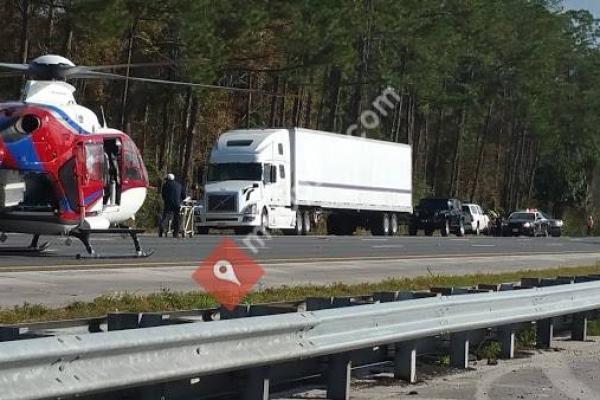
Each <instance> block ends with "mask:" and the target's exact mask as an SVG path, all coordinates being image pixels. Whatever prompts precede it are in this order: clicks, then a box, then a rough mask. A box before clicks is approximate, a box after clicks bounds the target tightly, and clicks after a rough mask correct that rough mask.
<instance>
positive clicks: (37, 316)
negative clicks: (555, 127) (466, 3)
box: [0, 264, 600, 333]
mask: <svg viewBox="0 0 600 400" xmlns="http://www.w3.org/2000/svg"><path fill="white" fill-rule="evenodd" d="M588 274H600V264H597V265H595V266H585V267H576V268H554V269H547V270H540V271H518V272H511V273H502V274H473V275H464V276H440V275H430V276H422V277H417V278H410V279H408V278H406V279H386V280H384V281H381V282H376V283H363V284H356V285H347V284H342V283H336V284H332V285H326V286H324V285H309V286H294V287H289V286H282V287H277V288H269V289H265V290H261V291H258V292H254V293H251V294H250V295H248V296H247V297H246V298H245V299H244V302H245V303H249V304H258V303H271V302H280V301H296V300H302V299H304V298H306V297H312V296H319V297H329V296H358V295H367V294H371V293H373V292H378V291H396V290H424V289H429V288H430V287H432V286H473V285H476V284H478V283H487V284H497V283H503V282H516V281H518V280H519V279H520V278H522V277H549V278H551V277H556V276H576V275H588ZM216 305H217V303H216V302H215V301H214V299H213V298H212V297H211V296H209V295H207V294H205V293H202V292H200V291H195V292H186V293H177V292H170V291H162V292H159V293H154V294H148V295H136V294H131V293H118V294H111V295H104V296H100V297H97V298H96V299H94V300H93V301H91V302H74V303H71V304H69V305H67V306H65V307H60V308H52V307H47V306H44V305H39V304H27V303H25V304H23V305H20V306H15V307H13V308H0V324H15V323H20V322H36V321H53V320H59V319H71V318H85V317H98V316H103V315H105V314H107V313H109V312H124V311H129V312H153V311H172V310H187V309H201V308H209V307H214V306H216ZM590 331H592V332H598V333H600V323H597V322H593V323H591V324H590Z"/></svg>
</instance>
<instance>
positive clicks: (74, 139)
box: [0, 54, 256, 258]
mask: <svg viewBox="0 0 600 400" xmlns="http://www.w3.org/2000/svg"><path fill="white" fill-rule="evenodd" d="M148 65H152V64H129V65H108V66H95V67H94V66H77V65H75V64H74V63H73V62H71V61H70V60H68V59H66V58H64V57H62V56H59V55H52V54H49V55H43V56H40V57H37V58H35V59H34V60H33V61H31V62H30V63H29V64H9V63H0V68H3V69H8V70H11V71H10V72H4V73H0V77H21V76H23V75H26V76H27V78H28V80H27V82H26V83H25V86H24V88H23V95H22V98H21V100H20V101H14V102H7V103H0V242H5V241H6V239H7V233H23V234H31V235H32V240H31V243H30V244H29V245H28V246H24V247H8V246H0V254H2V253H34V254H37V253H42V252H44V251H45V250H46V249H47V248H48V247H49V243H48V242H46V243H43V244H40V242H39V239H40V236H41V235H49V236H66V237H67V238H68V239H67V240H68V241H70V240H71V239H70V238H71V237H73V238H76V239H78V240H79V241H81V243H82V244H83V245H84V247H85V250H86V254H79V255H78V256H77V257H78V258H129V257H149V256H151V255H152V254H153V253H154V250H148V251H145V250H143V249H142V247H141V244H140V241H139V238H138V234H140V233H142V232H143V230H140V229H134V228H128V227H123V226H122V224H123V223H124V222H125V221H127V220H130V219H132V218H134V217H135V214H136V213H137V212H138V210H139V209H140V208H141V207H142V205H143V203H144V200H145V198H146V193H147V190H148V187H149V182H148V173H147V171H146V168H145V166H144V162H143V159H142V155H141V153H140V151H139V150H138V148H137V147H136V145H135V143H134V142H133V140H132V139H131V138H130V137H129V136H128V135H127V134H125V133H124V132H121V131H120V130H117V129H112V128H109V127H107V125H106V120H105V119H104V118H103V123H100V121H99V118H98V116H97V115H96V114H95V113H94V112H93V111H92V110H90V109H88V108H86V107H84V106H81V105H79V104H77V102H76V100H75V97H74V92H75V87H74V86H72V85H70V84H69V83H67V80H68V79H75V78H76V79H86V78H93V79H128V80H132V81H142V82H150V83H161V84H174V85H185V86H191V87H202V88H208V89H224V90H228V91H242V92H256V90H252V89H241V88H235V87H225V86H216V85H205V84H200V83H188V82H175V81H166V80H161V79H152V78H139V77H131V76H123V75H119V74H116V73H112V72H104V71H106V70H114V69H118V68H124V67H138V66H148ZM154 65H156V63H155V64H154ZM102 117H104V115H103V113H102ZM97 234H121V235H122V236H124V237H127V236H129V237H130V238H131V239H132V241H133V244H134V247H135V252H134V253H133V254H131V255H114V256H110V255H100V254H98V253H97V252H96V251H95V249H94V248H93V246H92V244H91V240H90V239H91V236H92V235H97Z"/></svg>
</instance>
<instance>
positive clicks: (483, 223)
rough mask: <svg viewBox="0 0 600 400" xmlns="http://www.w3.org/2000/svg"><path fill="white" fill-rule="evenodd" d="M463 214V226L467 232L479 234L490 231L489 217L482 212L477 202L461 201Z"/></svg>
mask: <svg viewBox="0 0 600 400" xmlns="http://www.w3.org/2000/svg"><path fill="white" fill-rule="evenodd" d="M462 210H463V214H464V215H465V227H466V230H467V232H470V233H473V234H475V235H479V234H481V233H484V234H486V235H487V234H488V233H489V231H490V217H489V216H488V215H487V214H485V213H484V212H483V209H482V208H481V206H479V205H478V204H473V203H463V205H462Z"/></svg>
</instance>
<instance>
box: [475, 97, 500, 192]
mask: <svg viewBox="0 0 600 400" xmlns="http://www.w3.org/2000/svg"><path fill="white" fill-rule="evenodd" d="M493 109H494V102H493V101H492V102H490V106H489V108H488V113H487V116H486V118H485V122H484V124H483V129H482V131H481V134H480V135H479V137H478V138H477V146H479V150H478V152H477V163H476V165H475V176H474V177H473V186H472V187H471V196H470V199H471V201H475V193H476V192H477V185H478V184H479V175H480V172H481V165H482V164H483V158H484V155H485V145H486V138H487V135H488V131H489V128H490V123H491V119H492V111H493Z"/></svg>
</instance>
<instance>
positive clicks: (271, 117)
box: [269, 76, 281, 127]
mask: <svg viewBox="0 0 600 400" xmlns="http://www.w3.org/2000/svg"><path fill="white" fill-rule="evenodd" d="M280 79H281V78H280V77H279V76H277V77H276V78H275V90H274V92H275V93H279V80H280ZM278 99H279V97H277V96H273V97H272V98H271V110H270V112H269V126H270V127H275V126H276V124H277V120H276V118H277V100H278Z"/></svg>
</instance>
